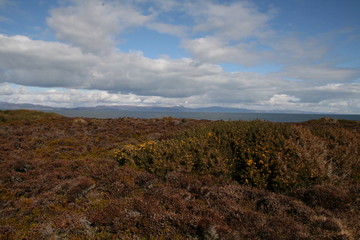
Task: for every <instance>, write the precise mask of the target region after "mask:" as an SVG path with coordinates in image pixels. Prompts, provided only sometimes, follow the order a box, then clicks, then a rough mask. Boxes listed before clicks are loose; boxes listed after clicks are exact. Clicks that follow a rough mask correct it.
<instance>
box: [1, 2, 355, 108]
mask: <svg viewBox="0 0 360 240" xmlns="http://www.w3.org/2000/svg"><path fill="white" fill-rule="evenodd" d="M359 12H360V1H358V0H342V1H339V0H317V1H310V0H287V1H283V0H256V1H255V0H253V1H252V0H244V1H243V0H227V1H217V0H199V1H188V0H183V1H174V0H152V1H144V0H47V1H46V0H0V101H5V102H13V103H24V102H26V103H33V104H43V105H50V106H65V107H75V106H96V105H115V104H116V105H117V104H119V105H121V104H126V105H161V106H173V105H184V106H186V107H200V106H215V105H216V106H225V107H226V106H228V107H241V108H252V109H257V110H303V111H316V112H329V113H355V114H360V57H359V56H360V14H358V13H359Z"/></svg>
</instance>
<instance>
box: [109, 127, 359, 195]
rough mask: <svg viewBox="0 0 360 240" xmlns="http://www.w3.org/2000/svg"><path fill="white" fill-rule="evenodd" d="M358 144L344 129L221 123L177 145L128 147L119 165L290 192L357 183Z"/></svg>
mask: <svg viewBox="0 0 360 240" xmlns="http://www.w3.org/2000/svg"><path fill="white" fill-rule="evenodd" d="M346 141H350V142H349V143H346ZM359 142H360V141H359V135H358V134H355V133H353V132H351V131H348V130H346V129H342V128H338V129H334V128H331V130H329V129H327V128H325V129H322V130H319V129H311V128H309V127H306V126H302V125H295V124H293V125H290V124H280V123H271V122H263V121H259V120H256V121H251V122H244V121H236V122H216V123H213V124H212V125H210V126H208V127H204V128H201V129H196V130H193V131H192V132H188V133H185V134H182V135H180V136H178V137H176V138H173V139H168V140H162V141H147V142H144V143H142V144H138V145H125V146H123V147H122V148H120V149H118V150H117V151H116V153H115V159H116V160H117V161H118V163H119V164H120V165H131V166H134V167H137V168H139V169H142V170H146V171H148V172H150V173H154V174H156V175H158V176H160V177H164V176H165V175H166V174H167V173H168V172H171V171H175V170H182V171H185V172H188V173H193V174H200V175H207V174H210V175H213V176H221V177H225V178H230V179H234V180H236V181H238V182H239V183H242V184H248V185H251V186H256V187H259V188H264V189H270V190H287V189H290V188H296V187H305V186H310V185H314V184H321V183H323V182H333V183H335V182H337V183H339V182H341V181H344V180H346V179H347V180H349V179H352V180H354V179H356V176H357V173H356V172H357V171H358V169H359V161H358V160H359V156H360V155H359V152H360V151H359V144H358V143H359ZM344 146H346V147H344ZM340 155H342V156H343V157H340ZM336 156H338V158H336Z"/></svg>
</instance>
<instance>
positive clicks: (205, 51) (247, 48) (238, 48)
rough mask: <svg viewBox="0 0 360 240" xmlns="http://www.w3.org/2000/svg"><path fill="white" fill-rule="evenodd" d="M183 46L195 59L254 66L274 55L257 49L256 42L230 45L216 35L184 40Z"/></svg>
mask: <svg viewBox="0 0 360 240" xmlns="http://www.w3.org/2000/svg"><path fill="white" fill-rule="evenodd" d="M183 46H184V47H185V48H187V49H188V50H189V52H190V53H191V55H192V56H193V57H194V58H195V59H198V60H200V61H202V62H212V63H237V64H240V65H244V66H254V65H258V64H261V63H264V62H266V61H267V60H269V59H271V57H272V56H273V54H272V53H271V52H269V51H259V50H257V49H256V47H257V44H254V43H237V44H235V45H232V46H230V45H228V44H227V43H226V42H223V41H221V40H220V39H218V38H215V37H204V38H197V39H192V40H184V41H183Z"/></svg>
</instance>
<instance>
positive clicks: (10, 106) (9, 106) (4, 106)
mask: <svg viewBox="0 0 360 240" xmlns="http://www.w3.org/2000/svg"><path fill="white" fill-rule="evenodd" d="M19 109H28V110H40V111H52V110H87V111H95V110H103V111H107V110H109V111H140V112H220V113H314V112H305V111H289V110H276V111H275V110H268V111H265V110H261V111H259V110H253V109H246V108H229V107H218V106H212V107H204V108H187V107H184V106H181V105H178V106H172V107H159V106H130V105H115V106H108V105H99V106H96V107H76V108H58V107H51V106H44V105H35V104H29V103H21V104H16V103H7V102H0V110H19Z"/></svg>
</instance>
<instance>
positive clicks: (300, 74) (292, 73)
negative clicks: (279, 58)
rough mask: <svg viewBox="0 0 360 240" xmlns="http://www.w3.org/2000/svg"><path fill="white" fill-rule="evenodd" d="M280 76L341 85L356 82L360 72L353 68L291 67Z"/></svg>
mask: <svg viewBox="0 0 360 240" xmlns="http://www.w3.org/2000/svg"><path fill="white" fill-rule="evenodd" d="M278 75H281V76H284V77H289V78H294V79H300V80H309V81H312V82H313V83H319V82H325V83H331V82H337V83H341V82H352V81H355V80H356V79H358V78H359V77H360V71H359V70H356V69H353V68H341V67H333V66H323V65H312V66H309V65H290V66H287V67H285V68H284V69H283V70H282V71H281V73H279V74H278Z"/></svg>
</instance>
